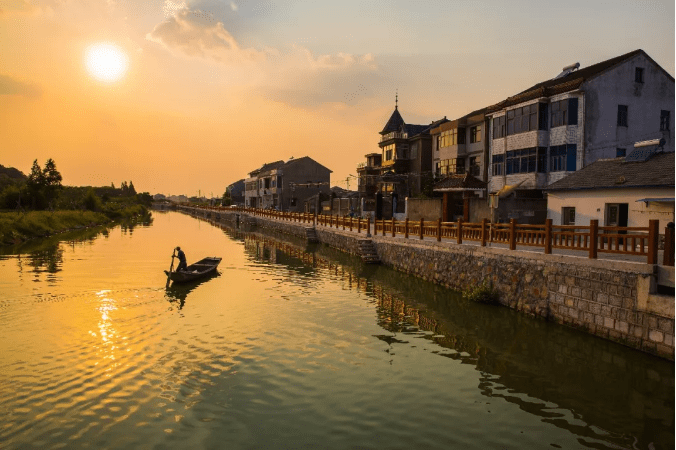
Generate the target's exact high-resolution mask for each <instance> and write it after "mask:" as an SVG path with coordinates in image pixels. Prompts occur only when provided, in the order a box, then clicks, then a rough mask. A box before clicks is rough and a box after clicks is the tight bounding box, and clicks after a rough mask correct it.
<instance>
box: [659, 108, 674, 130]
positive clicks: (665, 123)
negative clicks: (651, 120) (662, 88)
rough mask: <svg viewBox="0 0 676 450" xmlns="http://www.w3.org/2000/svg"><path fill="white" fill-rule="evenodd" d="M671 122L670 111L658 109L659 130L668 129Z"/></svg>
mask: <svg viewBox="0 0 676 450" xmlns="http://www.w3.org/2000/svg"><path fill="white" fill-rule="evenodd" d="M670 122H671V111H668V110H666V109H663V110H661V111H660V131H669V126H670Z"/></svg>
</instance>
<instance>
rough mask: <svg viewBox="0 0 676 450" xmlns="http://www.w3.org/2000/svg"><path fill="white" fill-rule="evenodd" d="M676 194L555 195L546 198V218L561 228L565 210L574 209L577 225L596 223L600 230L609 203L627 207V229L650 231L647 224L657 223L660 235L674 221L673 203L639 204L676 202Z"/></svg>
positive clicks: (620, 191) (664, 191)
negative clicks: (652, 220) (664, 199)
mask: <svg viewBox="0 0 676 450" xmlns="http://www.w3.org/2000/svg"><path fill="white" fill-rule="evenodd" d="M673 197H674V190H673V189H669V188H662V189H657V188H655V189H631V188H626V189H604V190H583V191H552V192H548V195H547V218H548V219H552V222H553V224H554V225H562V223H561V212H562V210H563V208H564V207H574V208H575V225H580V226H588V225H589V222H590V220H593V219H597V220H598V221H599V226H604V225H605V210H606V207H605V206H606V203H627V204H628V206H629V214H628V219H627V226H628V227H647V226H648V221H649V220H651V219H658V220H659V221H660V226H659V228H660V232H663V231H664V227H666V225H667V223H668V222H673V221H674V203H673V202H672V203H654V202H651V203H648V204H647V205H646V204H645V202H637V201H636V200H639V199H642V198H673Z"/></svg>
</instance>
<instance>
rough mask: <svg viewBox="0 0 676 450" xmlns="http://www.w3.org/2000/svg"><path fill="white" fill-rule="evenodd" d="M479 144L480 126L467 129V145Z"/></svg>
mask: <svg viewBox="0 0 676 450" xmlns="http://www.w3.org/2000/svg"><path fill="white" fill-rule="evenodd" d="M476 142H481V125H477V126H475V127H472V128H470V129H469V143H470V144H474V143H476Z"/></svg>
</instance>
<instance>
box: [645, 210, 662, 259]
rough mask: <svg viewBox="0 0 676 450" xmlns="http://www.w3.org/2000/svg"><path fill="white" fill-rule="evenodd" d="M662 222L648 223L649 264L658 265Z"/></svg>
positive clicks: (652, 221) (652, 220) (653, 220)
mask: <svg viewBox="0 0 676 450" xmlns="http://www.w3.org/2000/svg"><path fill="white" fill-rule="evenodd" d="M659 226H660V221H659V220H656V219H651V220H650V221H649V222H648V264H657V247H658V242H659V238H660V229H659Z"/></svg>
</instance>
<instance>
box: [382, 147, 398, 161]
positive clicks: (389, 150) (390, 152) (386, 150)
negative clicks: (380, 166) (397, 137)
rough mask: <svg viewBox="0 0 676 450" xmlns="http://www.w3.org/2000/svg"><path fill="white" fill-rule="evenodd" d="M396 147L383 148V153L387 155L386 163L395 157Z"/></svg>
mask: <svg viewBox="0 0 676 450" xmlns="http://www.w3.org/2000/svg"><path fill="white" fill-rule="evenodd" d="M394 150H395V145H394V144H390V145H386V146H385V147H383V153H384V154H385V161H392V158H393V157H394Z"/></svg>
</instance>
